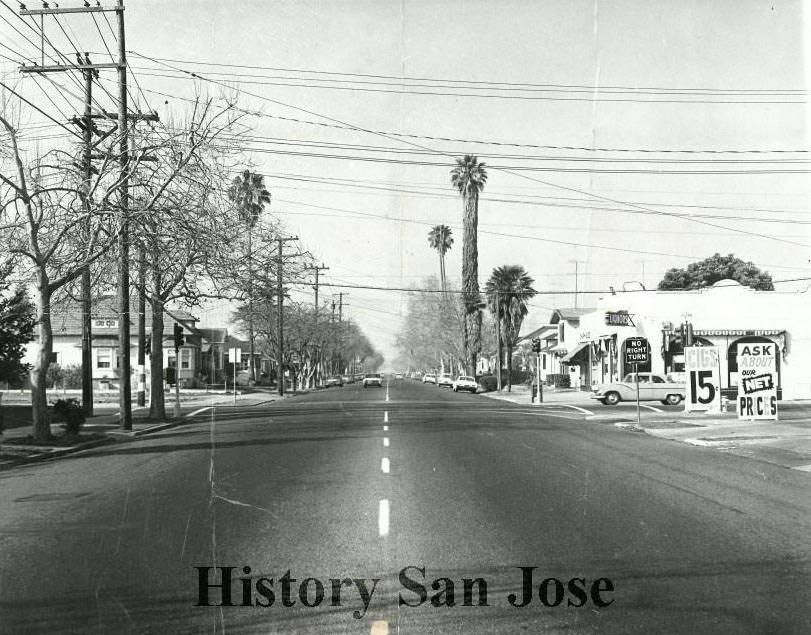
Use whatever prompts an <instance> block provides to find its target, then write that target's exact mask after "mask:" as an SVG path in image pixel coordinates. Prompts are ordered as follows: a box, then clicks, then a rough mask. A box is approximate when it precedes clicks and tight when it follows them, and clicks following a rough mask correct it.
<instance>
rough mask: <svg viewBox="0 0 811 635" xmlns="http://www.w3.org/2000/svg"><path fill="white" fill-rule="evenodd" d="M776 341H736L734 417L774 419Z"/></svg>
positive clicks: (775, 410) (775, 406) (775, 418)
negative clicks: (736, 376) (736, 408)
mask: <svg viewBox="0 0 811 635" xmlns="http://www.w3.org/2000/svg"><path fill="white" fill-rule="evenodd" d="M777 381H778V378H777V345H776V344H773V343H768V344H767V343H759V342H758V343H755V344H738V419H773V420H775V421H776V420H777V419H778V417H777Z"/></svg>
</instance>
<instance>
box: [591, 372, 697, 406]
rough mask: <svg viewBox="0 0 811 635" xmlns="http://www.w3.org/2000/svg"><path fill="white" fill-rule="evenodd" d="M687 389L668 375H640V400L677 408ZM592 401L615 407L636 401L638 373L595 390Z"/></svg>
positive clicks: (630, 374)
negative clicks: (659, 402)
mask: <svg viewBox="0 0 811 635" xmlns="http://www.w3.org/2000/svg"><path fill="white" fill-rule="evenodd" d="M684 395H685V387H684V383H682V382H675V381H673V380H672V378H671V377H670V376H669V375H668V376H665V375H660V374H658V373H639V400H640V401H661V402H662V403H663V404H669V405H671V406H675V405H677V404H680V403H681V402H682V400H683V399H684ZM591 398H592V399H596V400H597V401H599V402H601V403H603V404H606V405H609V406H614V405H616V404H618V403H619V402H620V401H636V373H628V374H627V375H625V377H624V378H623V380H622V381H618V382H613V383H610V384H602V385H600V386H597V387H596V388H595V389H594V392H592V394H591Z"/></svg>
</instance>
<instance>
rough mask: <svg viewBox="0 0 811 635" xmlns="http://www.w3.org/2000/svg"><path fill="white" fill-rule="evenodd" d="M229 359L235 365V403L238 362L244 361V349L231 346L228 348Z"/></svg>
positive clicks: (235, 398)
mask: <svg viewBox="0 0 811 635" xmlns="http://www.w3.org/2000/svg"><path fill="white" fill-rule="evenodd" d="M228 361H230V362H231V365H232V366H233V367H234V403H236V402H237V364H238V363H240V362H241V361H242V349H241V348H229V349H228Z"/></svg>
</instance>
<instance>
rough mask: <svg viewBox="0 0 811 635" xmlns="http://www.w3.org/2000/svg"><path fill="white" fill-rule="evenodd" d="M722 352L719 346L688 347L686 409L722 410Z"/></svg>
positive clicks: (685, 351) (685, 362) (689, 410)
mask: <svg viewBox="0 0 811 635" xmlns="http://www.w3.org/2000/svg"><path fill="white" fill-rule="evenodd" d="M720 360H721V350H720V349H719V348H718V347H717V346H687V347H685V349H684V370H685V372H686V373H687V400H686V401H685V404H684V409H685V410H687V411H688V412H692V411H720V410H721V361H720Z"/></svg>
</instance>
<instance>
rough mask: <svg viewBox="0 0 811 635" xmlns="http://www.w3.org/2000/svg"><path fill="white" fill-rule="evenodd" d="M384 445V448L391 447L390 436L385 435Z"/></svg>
mask: <svg viewBox="0 0 811 635" xmlns="http://www.w3.org/2000/svg"><path fill="white" fill-rule="evenodd" d="M383 447H384V448H387V447H389V438H388V437H383Z"/></svg>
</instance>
